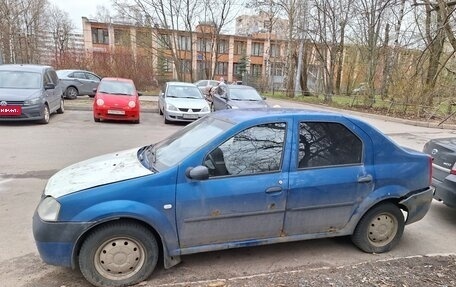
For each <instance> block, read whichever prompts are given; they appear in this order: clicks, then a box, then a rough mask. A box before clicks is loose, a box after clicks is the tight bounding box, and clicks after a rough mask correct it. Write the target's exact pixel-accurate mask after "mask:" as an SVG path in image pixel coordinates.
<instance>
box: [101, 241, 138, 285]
mask: <svg viewBox="0 0 456 287" xmlns="http://www.w3.org/2000/svg"><path fill="white" fill-rule="evenodd" d="M144 260H145V255H144V248H143V247H142V246H141V245H140V244H139V243H138V242H136V241H135V240H133V239H131V238H115V239H111V240H108V241H106V242H104V244H102V245H101V246H100V248H98V250H97V253H96V258H95V267H96V269H97V270H98V272H100V273H101V274H103V275H104V276H106V277H108V278H113V279H116V280H120V279H122V278H128V277H130V276H132V275H134V274H135V273H136V272H138V271H139V269H141V267H142V266H143V264H144Z"/></svg>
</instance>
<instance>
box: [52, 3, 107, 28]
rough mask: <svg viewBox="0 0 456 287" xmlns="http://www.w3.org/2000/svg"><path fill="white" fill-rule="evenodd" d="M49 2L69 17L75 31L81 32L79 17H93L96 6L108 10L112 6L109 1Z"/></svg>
mask: <svg viewBox="0 0 456 287" xmlns="http://www.w3.org/2000/svg"><path fill="white" fill-rule="evenodd" d="M49 2H50V3H51V4H54V5H57V7H59V8H60V9H62V10H63V11H66V12H67V13H68V14H69V15H70V18H71V20H72V21H73V24H74V27H75V28H76V30H77V31H82V20H81V17H83V16H85V17H88V18H90V16H95V15H96V12H97V6H105V7H106V8H109V7H111V5H112V3H111V0H70V1H69V0H49Z"/></svg>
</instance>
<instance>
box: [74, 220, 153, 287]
mask: <svg viewBox="0 0 456 287" xmlns="http://www.w3.org/2000/svg"><path fill="white" fill-rule="evenodd" d="M158 254H159V252H158V245H157V241H156V240H155V237H154V235H153V234H152V232H150V231H149V230H148V229H147V228H145V227H144V226H142V225H140V224H137V223H131V222H128V223H127V222H116V223H108V224H106V225H103V226H101V227H100V228H98V229H96V230H95V231H94V232H93V233H91V234H90V235H89V236H88V237H87V239H86V240H85V241H84V243H83V244H82V247H81V251H80V254H79V267H80V269H81V272H82V274H83V275H84V277H85V278H86V279H87V280H88V281H89V282H90V283H92V284H93V285H95V286H114V287H120V286H129V285H133V284H136V283H138V282H141V281H144V280H146V279H147V278H148V277H149V276H150V275H151V274H152V272H153V271H154V269H155V266H156V264H157V260H158Z"/></svg>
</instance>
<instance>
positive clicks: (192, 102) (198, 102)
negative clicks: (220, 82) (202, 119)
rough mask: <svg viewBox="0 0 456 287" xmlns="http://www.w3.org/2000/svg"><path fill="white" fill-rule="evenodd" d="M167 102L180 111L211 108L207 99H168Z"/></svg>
mask: <svg viewBox="0 0 456 287" xmlns="http://www.w3.org/2000/svg"><path fill="white" fill-rule="evenodd" d="M166 102H167V103H168V104H171V105H173V106H175V107H176V108H178V109H203V108H204V107H209V104H208V103H207V101H206V100H205V99H187V98H166Z"/></svg>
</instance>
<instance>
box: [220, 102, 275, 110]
mask: <svg viewBox="0 0 456 287" xmlns="http://www.w3.org/2000/svg"><path fill="white" fill-rule="evenodd" d="M228 104H229V105H230V106H232V107H233V106H235V107H238V108H240V109H255V108H267V107H268V104H266V102H265V101H234V100H229V101H228Z"/></svg>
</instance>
